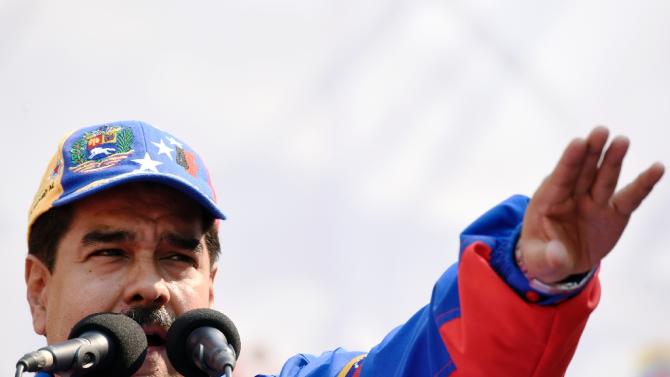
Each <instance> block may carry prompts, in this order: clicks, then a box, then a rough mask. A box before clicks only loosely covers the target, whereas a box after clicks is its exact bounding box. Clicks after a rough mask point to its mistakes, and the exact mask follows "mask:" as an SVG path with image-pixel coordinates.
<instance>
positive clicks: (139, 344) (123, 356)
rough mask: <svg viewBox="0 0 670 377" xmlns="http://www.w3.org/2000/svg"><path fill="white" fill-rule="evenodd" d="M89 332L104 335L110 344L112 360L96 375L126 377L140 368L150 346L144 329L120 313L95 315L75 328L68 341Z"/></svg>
mask: <svg viewBox="0 0 670 377" xmlns="http://www.w3.org/2000/svg"><path fill="white" fill-rule="evenodd" d="M89 331H97V332H100V333H102V334H104V335H105V336H106V337H107V338H108V339H109V341H110V353H109V355H108V356H109V357H108V358H106V359H105V360H104V361H103V364H101V365H100V366H99V367H96V368H95V373H94V374H95V376H100V377H126V376H131V375H132V374H133V373H135V372H137V370H138V369H140V367H141V366H142V363H143V362H144V358H145V357H146V353H147V347H148V343H147V336H146V334H145V333H144V330H142V327H141V326H140V325H139V324H138V323H137V322H135V321H134V320H133V319H131V318H130V317H127V316H126V315H124V314H120V313H97V314H91V315H89V316H88V317H85V318H84V319H82V320H81V321H79V322H78V323H77V324H76V325H75V326H74V327H73V328H72V331H70V336H69V338H68V339H73V338H77V337H79V336H81V335H82V334H84V333H86V332H89Z"/></svg>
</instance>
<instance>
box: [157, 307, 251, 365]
mask: <svg viewBox="0 0 670 377" xmlns="http://www.w3.org/2000/svg"><path fill="white" fill-rule="evenodd" d="M166 348H167V355H168V358H169V359H170V363H172V366H173V367H174V368H175V369H176V370H177V371H178V372H179V373H181V374H182V375H184V376H188V377H213V376H216V377H220V376H222V375H226V376H231V375H232V371H233V369H234V368H235V361H236V360H237V358H238V356H239V355H240V335H239V334H238V332H237V328H235V325H234V324H233V321H231V320H230V319H229V318H228V317H226V316H225V315H224V314H223V313H220V312H217V311H216V310H212V309H195V310H191V311H188V312H186V313H184V314H183V315H181V316H180V317H179V318H177V320H175V321H174V323H173V324H172V326H171V327H170V330H169V331H168V334H167V341H166Z"/></svg>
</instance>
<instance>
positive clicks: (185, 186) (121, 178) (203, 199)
mask: <svg viewBox="0 0 670 377" xmlns="http://www.w3.org/2000/svg"><path fill="white" fill-rule="evenodd" d="M131 182H155V183H160V184H163V185H166V186H169V187H172V188H174V189H175V190H177V191H179V192H181V193H183V194H184V195H186V196H188V197H189V198H191V199H193V200H195V201H196V202H197V203H198V204H200V205H201V206H202V207H203V208H204V209H205V210H207V211H208V212H209V213H210V214H211V215H212V216H213V217H214V218H216V219H221V220H224V219H225V218H226V216H225V215H224V214H223V212H221V210H220V209H219V207H218V206H217V205H216V203H214V201H212V200H211V199H210V198H209V197H207V195H205V194H204V193H202V192H201V191H200V190H199V189H198V188H197V187H195V186H194V185H193V184H191V183H190V182H188V181H187V180H185V179H183V178H181V177H179V176H177V175H173V174H169V173H163V172H161V173H153V172H130V173H125V174H120V175H116V176H114V177H111V178H107V179H102V180H99V181H96V182H93V183H92V184H90V185H88V186H85V187H82V188H80V189H78V190H76V191H74V192H72V193H70V194H67V195H63V196H61V197H60V198H58V199H57V200H55V201H54V202H53V203H52V206H54V207H58V206H62V205H66V204H69V203H72V202H75V201H77V200H80V199H83V198H85V197H88V196H91V195H94V194H96V193H98V192H100V191H103V190H107V189H110V188H112V187H118V186H121V185H123V184H127V183H131Z"/></svg>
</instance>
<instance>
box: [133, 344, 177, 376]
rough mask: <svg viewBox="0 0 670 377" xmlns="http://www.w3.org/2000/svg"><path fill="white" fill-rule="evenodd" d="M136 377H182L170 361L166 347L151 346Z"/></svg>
mask: <svg viewBox="0 0 670 377" xmlns="http://www.w3.org/2000/svg"><path fill="white" fill-rule="evenodd" d="M133 376H134V377H163V376H170V377H172V376H180V374H179V373H177V372H176V371H175V370H174V369H173V368H172V365H170V362H169V361H168V357H167V352H166V350H165V346H149V348H148V349H147V356H146V358H145V359H144V363H143V364H142V367H141V368H140V369H139V370H138V371H137V372H135V374H133Z"/></svg>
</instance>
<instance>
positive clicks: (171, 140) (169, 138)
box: [168, 136, 184, 148]
mask: <svg viewBox="0 0 670 377" xmlns="http://www.w3.org/2000/svg"><path fill="white" fill-rule="evenodd" d="M168 141H169V142H170V144H172V145H176V146H178V147H179V148H184V146H183V145H182V144H181V143H180V142H178V141H177V140H175V139H174V138H173V137H172V136H170V137H168Z"/></svg>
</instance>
